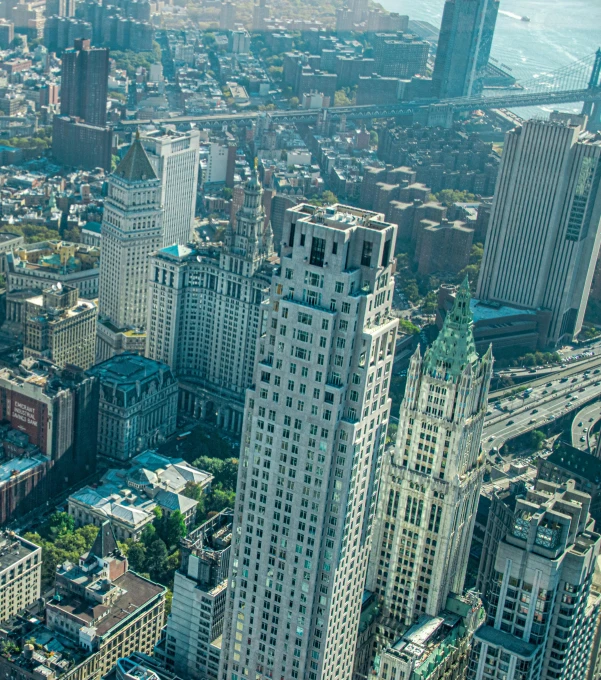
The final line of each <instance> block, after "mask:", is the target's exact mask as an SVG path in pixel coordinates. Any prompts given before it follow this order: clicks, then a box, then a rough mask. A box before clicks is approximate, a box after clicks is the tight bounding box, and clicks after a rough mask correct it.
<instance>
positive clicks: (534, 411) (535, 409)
mask: <svg viewBox="0 0 601 680" xmlns="http://www.w3.org/2000/svg"><path fill="white" fill-rule="evenodd" d="M535 413H538V409H537V408H533V409H532V411H530V414H531V415H534V414H535Z"/></svg>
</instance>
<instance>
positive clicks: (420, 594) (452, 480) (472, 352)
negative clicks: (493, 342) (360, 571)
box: [367, 280, 492, 651]
mask: <svg viewBox="0 0 601 680" xmlns="http://www.w3.org/2000/svg"><path fill="white" fill-rule="evenodd" d="M491 373H492V354H491V350H490V349H489V350H488V351H487V352H486V354H485V355H484V356H483V357H482V358H479V357H478V355H477V354H476V349H475V344H474V337H473V334H472V318H471V312H470V293H469V286H468V283H467V280H466V281H465V282H464V283H463V284H462V285H461V286H460V288H459V290H458V292H457V297H456V300H455V304H454V307H453V309H452V310H451V312H449V314H448V315H447V317H446V319H445V322H444V326H443V328H442V330H441V331H440V334H439V335H438V337H437V339H436V340H435V341H434V343H433V344H432V346H431V347H430V348H429V349H428V350H427V351H426V353H425V355H424V356H423V357H422V355H421V353H420V350H419V348H418V349H417V350H416V352H415V354H414V355H413V357H412V359H411V363H410V365H409V370H408V373H407V387H406V389H405V398H404V400H403V403H402V406H401V413H400V416H399V429H398V434H397V440H396V444H395V447H394V450H392V451H388V452H386V453H385V454H384V459H383V464H382V477H381V483H380V494H379V502H378V508H377V514H376V517H377V520H376V522H375V524H374V539H373V540H374V550H373V551H372V556H371V560H370V568H369V577H368V581H367V589H368V590H370V591H372V592H375V593H376V596H378V597H379V599H380V603H381V604H380V615H379V617H378V618H379V620H378V623H377V627H378V628H379V630H380V633H383V635H384V637H383V640H384V641H386V642H390V639H391V638H392V639H393V640H394V639H397V637H398V636H399V635H402V634H403V633H404V632H405V631H406V630H407V628H408V626H410V625H411V624H413V623H415V622H416V621H417V620H418V619H419V618H420V616H422V615H428V616H430V617H436V616H438V615H439V613H440V612H441V611H442V610H443V609H444V608H445V606H446V602H447V597H448V595H449V594H450V593H458V594H460V593H462V592H463V582H464V580H465V572H466V568H467V561H468V556H469V549H470V542H471V538H472V531H473V525H474V520H475V515H476V507H477V504H478V497H479V494H480V485H481V482H482V475H483V472H484V469H483V465H482V459H481V457H480V438H481V435H482V426H483V423H484V416H485V414H486V408H487V397H488V387H489V383H490V378H491ZM375 644H376V647H378V648H379V647H380V642H379V641H378V640H377V639H376V640H375ZM375 651H378V650H377V649H376V650H375Z"/></svg>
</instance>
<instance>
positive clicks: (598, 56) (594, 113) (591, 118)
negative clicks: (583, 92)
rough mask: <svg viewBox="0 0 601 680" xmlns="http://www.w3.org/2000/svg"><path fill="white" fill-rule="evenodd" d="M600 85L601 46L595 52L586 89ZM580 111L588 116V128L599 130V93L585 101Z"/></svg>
mask: <svg viewBox="0 0 601 680" xmlns="http://www.w3.org/2000/svg"><path fill="white" fill-rule="evenodd" d="M600 87H601V47H600V48H599V49H598V50H597V52H596V53H595V61H594V63H593V70H592V71H591V77H590V79H589V81H588V89H589V90H592V89H599V88H600ZM582 113H583V114H584V115H587V116H588V125H587V127H588V129H589V130H590V131H591V132H598V131H600V130H601V95H600V98H599V99H596V100H594V101H590V102H585V103H584V106H583V107H582Z"/></svg>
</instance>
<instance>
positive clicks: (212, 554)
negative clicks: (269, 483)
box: [155, 510, 234, 680]
mask: <svg viewBox="0 0 601 680" xmlns="http://www.w3.org/2000/svg"><path fill="white" fill-rule="evenodd" d="M233 518H234V513H233V511H232V510H224V511H223V512H221V513H220V514H218V515H216V516H215V517H213V518H212V519H210V520H209V521H208V522H205V524H203V525H202V526H200V527H199V528H198V529H196V530H195V531H194V532H192V534H190V535H189V536H188V537H187V538H186V539H184V540H183V541H182V546H181V550H182V563H181V566H180V568H179V569H178V570H177V571H176V572H175V580H174V584H173V605H172V608H171V613H170V614H169V617H168V619H167V629H166V633H165V637H164V639H163V640H162V641H161V644H160V645H159V646H158V647H157V649H156V650H155V654H156V655H157V656H158V657H159V658H161V659H163V660H164V662H165V665H166V666H167V668H168V669H171V670H174V671H175V672H176V673H178V674H180V675H181V676H182V677H184V678H190V680H205V679H208V680H216V679H217V677H218V671H219V659H220V654H221V636H222V632H223V618H224V614H225V603H226V598H227V575H228V568H229V563H230V549H231V545H232V523H233Z"/></svg>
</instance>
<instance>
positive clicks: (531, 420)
mask: <svg viewBox="0 0 601 680" xmlns="http://www.w3.org/2000/svg"><path fill="white" fill-rule="evenodd" d="M535 422H536V418H531V419H530V420H529V421H528V425H532V423H535Z"/></svg>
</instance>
